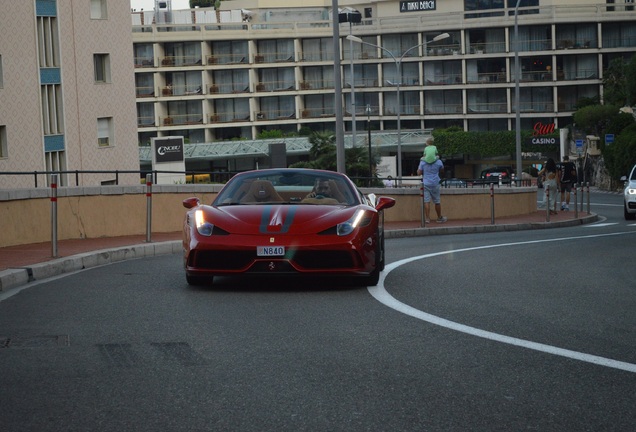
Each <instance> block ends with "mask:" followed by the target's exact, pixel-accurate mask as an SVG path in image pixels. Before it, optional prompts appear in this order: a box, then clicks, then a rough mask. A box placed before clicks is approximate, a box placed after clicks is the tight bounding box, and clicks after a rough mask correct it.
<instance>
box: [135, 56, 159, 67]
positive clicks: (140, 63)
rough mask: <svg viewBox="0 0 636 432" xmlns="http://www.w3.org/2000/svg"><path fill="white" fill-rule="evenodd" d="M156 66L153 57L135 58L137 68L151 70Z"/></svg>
mask: <svg viewBox="0 0 636 432" xmlns="http://www.w3.org/2000/svg"><path fill="white" fill-rule="evenodd" d="M154 66H155V60H154V59H153V58H152V57H147V56H145V57H135V67H136V68H151V67H154Z"/></svg>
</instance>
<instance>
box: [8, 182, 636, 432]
mask: <svg viewBox="0 0 636 432" xmlns="http://www.w3.org/2000/svg"><path fill="white" fill-rule="evenodd" d="M621 203H622V198H621V197H620V196H619V195H614V194H600V193H599V194H593V196H592V210H593V211H594V212H596V213H598V214H600V215H603V216H605V217H606V220H604V221H602V222H600V223H597V224H592V225H585V226H580V227H575V228H563V229H550V230H537V231H516V232H507V233H506V232H504V233H493V234H475V235H472V234H471V235H466V234H464V235H451V236H430V237H419V238H406V239H391V240H387V243H386V245H387V254H388V258H389V261H390V264H388V265H387V270H386V271H385V272H384V273H383V277H382V279H381V284H380V285H378V286H377V287H374V288H369V289H366V288H352V287H345V286H337V284H335V283H333V282H332V283H324V282H304V283H298V282H296V283H288V282H283V281H278V282H273V283H265V282H262V281H258V280H252V281H249V282H247V283H246V282H243V281H237V280H231V279H219V283H215V285H214V286H213V287H211V288H192V287H189V286H188V285H187V284H186V282H185V278H184V275H183V272H182V269H181V261H180V257H179V256H177V255H169V256H159V257H154V258H149V259H143V260H134V261H126V262H121V263H117V264H113V265H109V266H104V267H100V268H94V269H90V270H86V271H83V272H79V273H76V274H72V275H68V276H64V277H60V278H57V279H54V280H49V281H44V282H41V283H38V284H37V285H35V286H34V287H31V288H28V289H25V290H23V291H21V292H20V293H19V294H17V295H14V296H10V297H8V296H7V297H5V298H3V300H1V301H0V346H2V344H4V345H5V346H6V347H5V348H0V430H2V431H4V432H9V431H11V432H12V431H38V432H39V431H391V432H394V431H466V430H470V431H518V430H539V431H565V430H567V431H600V430H603V431H632V430H634V425H635V424H636V409H635V408H634V406H635V405H636V349H634V347H635V346H636V314H634V310H636V283H635V282H634V281H635V280H636V267H635V266H634V265H633V261H634V254H635V253H636V252H635V251H636V249H635V248H634V243H635V240H636V224H634V223H628V222H626V221H624V220H623V218H622V207H621ZM215 282H216V280H215Z"/></svg>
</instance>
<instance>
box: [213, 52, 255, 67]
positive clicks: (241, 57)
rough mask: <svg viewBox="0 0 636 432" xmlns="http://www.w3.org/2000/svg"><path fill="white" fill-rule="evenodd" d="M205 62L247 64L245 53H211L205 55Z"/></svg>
mask: <svg viewBox="0 0 636 432" xmlns="http://www.w3.org/2000/svg"><path fill="white" fill-rule="evenodd" d="M206 63H207V64H209V65H215V64H225V65H227V64H247V54H212V55H209V56H207V60H206Z"/></svg>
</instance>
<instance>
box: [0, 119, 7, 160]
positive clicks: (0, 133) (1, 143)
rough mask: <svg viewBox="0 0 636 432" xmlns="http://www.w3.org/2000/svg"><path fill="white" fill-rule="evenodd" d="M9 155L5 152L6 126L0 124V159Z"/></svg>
mask: <svg viewBox="0 0 636 432" xmlns="http://www.w3.org/2000/svg"><path fill="white" fill-rule="evenodd" d="M7 157H9V155H8V154H7V127H6V126H4V125H0V159H4V158H7Z"/></svg>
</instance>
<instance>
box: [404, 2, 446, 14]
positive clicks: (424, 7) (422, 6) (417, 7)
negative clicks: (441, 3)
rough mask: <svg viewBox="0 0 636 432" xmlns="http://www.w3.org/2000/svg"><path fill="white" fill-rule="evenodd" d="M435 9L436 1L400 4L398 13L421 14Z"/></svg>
mask: <svg viewBox="0 0 636 432" xmlns="http://www.w3.org/2000/svg"><path fill="white" fill-rule="evenodd" d="M435 9H437V0H422V1H401V2H400V12H421V11H429V10H435Z"/></svg>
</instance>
